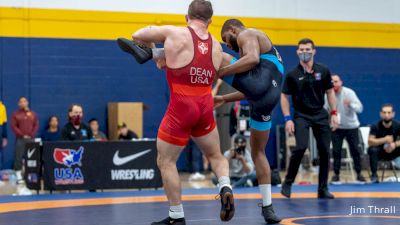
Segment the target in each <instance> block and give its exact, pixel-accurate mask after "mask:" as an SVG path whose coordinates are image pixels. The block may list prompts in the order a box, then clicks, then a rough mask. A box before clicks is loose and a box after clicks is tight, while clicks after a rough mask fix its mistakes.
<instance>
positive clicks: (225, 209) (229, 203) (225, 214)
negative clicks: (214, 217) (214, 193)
mask: <svg viewBox="0 0 400 225" xmlns="http://www.w3.org/2000/svg"><path fill="white" fill-rule="evenodd" d="M219 197H220V199H221V212H220V218H221V220H222V221H229V220H231V219H232V217H233V215H234V214H235V205H234V203H233V193H232V189H231V188H229V187H223V188H222V189H221V191H220V192H219Z"/></svg>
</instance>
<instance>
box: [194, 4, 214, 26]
mask: <svg viewBox="0 0 400 225" xmlns="http://www.w3.org/2000/svg"><path fill="white" fill-rule="evenodd" d="M212 15H213V8H212V5H211V2H209V1H206V0H193V1H192V3H190V5H189V9H188V16H189V18H190V19H198V20H201V21H204V22H208V20H209V19H211V17H212Z"/></svg>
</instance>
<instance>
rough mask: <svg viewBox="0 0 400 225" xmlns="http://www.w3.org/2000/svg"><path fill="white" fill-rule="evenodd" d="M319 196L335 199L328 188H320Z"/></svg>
mask: <svg viewBox="0 0 400 225" xmlns="http://www.w3.org/2000/svg"><path fill="white" fill-rule="evenodd" d="M318 198H325V199H334V198H335V196H333V194H331V193H330V192H329V191H328V189H322V190H318Z"/></svg>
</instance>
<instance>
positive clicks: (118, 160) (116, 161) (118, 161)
mask: <svg viewBox="0 0 400 225" xmlns="http://www.w3.org/2000/svg"><path fill="white" fill-rule="evenodd" d="M150 151H151V149H147V150H144V151H141V152H138V153H135V154H133V155H128V156H125V157H119V155H118V154H119V150H117V151H116V152H115V154H114V157H113V163H114V165H116V166H121V165H124V164H126V163H128V162H130V161H132V160H134V159H137V158H139V157H140V156H142V155H145V154H147V153H149V152H150Z"/></svg>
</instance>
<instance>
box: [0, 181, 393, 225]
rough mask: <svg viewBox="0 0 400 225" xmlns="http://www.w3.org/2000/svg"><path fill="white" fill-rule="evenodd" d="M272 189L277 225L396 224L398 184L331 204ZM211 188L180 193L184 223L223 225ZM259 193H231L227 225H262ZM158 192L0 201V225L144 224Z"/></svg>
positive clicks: (343, 191) (304, 191)
mask: <svg viewBox="0 0 400 225" xmlns="http://www.w3.org/2000/svg"><path fill="white" fill-rule="evenodd" d="M279 190H280V189H279V187H273V190H272V191H273V204H274V208H275V211H276V213H277V214H278V215H279V216H280V217H282V218H283V220H282V222H281V223H280V224H307V225H308V224H318V225H321V224H363V225H367V224H382V225H383V224H393V225H395V224H396V225H397V224H400V183H379V184H343V185H330V191H332V192H333V193H334V194H335V196H336V199H334V200H323V199H317V198H316V190H317V186H316V185H315V184H311V185H294V186H293V194H292V198H291V199H286V198H284V197H283V196H282V195H280V193H279ZM216 194H217V190H216V188H201V189H194V188H185V189H184V190H183V200H184V202H183V205H184V210H185V217H186V221H187V224H193V225H196V224H197V225H200V224H202V225H203V224H207V225H213V224H227V223H225V222H221V221H220V220H219V207H220V204H219V200H215V196H216ZM259 198H260V195H259V193H258V188H257V187H253V188H237V189H235V205H236V214H235V216H234V218H233V219H232V220H231V221H230V222H229V224H232V225H236V224H240V225H242V224H246V225H251V224H255V225H257V224H265V223H264V221H263V218H262V217H261V215H260V213H261V209H260V208H259V207H258V203H259V202H260V200H259ZM167 213H168V205H167V203H166V198H165V196H164V192H163V190H142V191H105V192H96V193H89V192H79V193H70V194H60V193H55V194H40V195H31V196H6V195H4V196H0V224H7V225H55V224H62V225H91V224H93V225H94V224H95V225H110V224H112V225H149V224H150V223H151V222H153V221H158V220H161V219H163V218H165V217H167Z"/></svg>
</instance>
